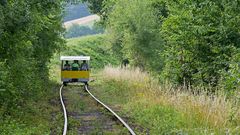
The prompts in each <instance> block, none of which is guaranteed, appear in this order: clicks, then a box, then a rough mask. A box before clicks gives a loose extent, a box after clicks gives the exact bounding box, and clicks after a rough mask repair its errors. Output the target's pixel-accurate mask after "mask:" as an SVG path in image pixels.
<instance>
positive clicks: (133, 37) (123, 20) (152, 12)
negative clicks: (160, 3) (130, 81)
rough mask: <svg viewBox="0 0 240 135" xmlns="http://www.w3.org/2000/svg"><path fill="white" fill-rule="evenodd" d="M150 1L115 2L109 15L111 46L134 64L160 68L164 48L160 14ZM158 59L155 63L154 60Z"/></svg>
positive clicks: (151, 68)
mask: <svg viewBox="0 0 240 135" xmlns="http://www.w3.org/2000/svg"><path fill="white" fill-rule="evenodd" d="M153 5H154V4H153V1H147V0H143V1H138V0H133V1H128V0H121V1H117V2H116V4H115V5H114V8H113V11H112V12H111V13H110V14H109V19H108V22H107V24H108V27H107V28H108V31H109V32H110V37H111V40H110V41H112V44H113V49H114V50H115V51H117V52H121V53H122V55H123V56H122V57H123V58H126V57H127V58H130V60H131V62H132V63H133V65H135V66H139V67H141V68H143V69H150V70H152V71H158V72H159V71H160V69H161V68H162V65H163V63H162V61H163V60H161V59H162V57H161V55H160V54H159V53H160V52H161V51H162V49H163V48H164V47H163V40H162V38H161V36H160V27H161V22H160V21H159V20H161V19H160V18H159V17H160V16H161V17H162V18H163V16H162V15H161V13H160V12H158V11H159V10H157V9H156V8H154V6H153ZM156 59H157V60H158V62H156V61H155V60H156Z"/></svg>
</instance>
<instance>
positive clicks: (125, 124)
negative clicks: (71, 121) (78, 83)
mask: <svg viewBox="0 0 240 135" xmlns="http://www.w3.org/2000/svg"><path fill="white" fill-rule="evenodd" d="M62 88H63V85H62V86H61V88H60V100H61V104H62V108H63V113H64V129H63V135H66V133H67V111H66V107H65V105H64V102H63V98H62ZM84 88H85V90H86V91H87V93H88V94H89V95H90V96H91V97H92V98H93V99H94V100H95V101H96V102H98V103H99V104H100V105H101V106H103V107H104V108H105V109H106V110H108V111H109V112H110V113H111V114H113V115H114V117H116V118H117V120H119V121H120V122H121V124H122V125H123V126H124V127H126V128H127V129H128V131H129V133H130V134H131V135H136V134H135V133H134V131H133V130H132V129H131V127H130V126H129V125H128V124H127V123H126V122H125V121H124V120H123V119H122V118H121V117H120V116H118V115H117V114H116V113H115V112H114V111H113V110H112V109H111V108H109V107H108V106H107V105H105V104H104V103H103V102H101V101H100V100H99V99H97V98H96V97H95V96H94V95H93V94H92V93H91V92H90V91H89V89H88V87H87V85H85V86H84Z"/></svg>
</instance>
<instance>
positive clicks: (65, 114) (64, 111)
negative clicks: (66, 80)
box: [59, 85, 68, 135]
mask: <svg viewBox="0 0 240 135" xmlns="http://www.w3.org/2000/svg"><path fill="white" fill-rule="evenodd" d="M62 88H63V85H62V86H61V87H60V90H59V95H60V101H61V104H62V108H63V114H64V128H63V135H66V134H67V122H68V119H67V111H66V107H65V105H64V102H63V97H62Z"/></svg>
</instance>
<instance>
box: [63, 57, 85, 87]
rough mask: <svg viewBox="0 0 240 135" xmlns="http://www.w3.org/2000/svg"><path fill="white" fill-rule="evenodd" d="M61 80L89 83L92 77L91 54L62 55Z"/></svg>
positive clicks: (64, 81)
mask: <svg viewBox="0 0 240 135" xmlns="http://www.w3.org/2000/svg"><path fill="white" fill-rule="evenodd" d="M60 60H61V81H62V82H63V84H64V85H67V83H72V82H81V83H85V84H88V81H89V77H90V68H89V67H90V66H89V64H90V56H61V58H60Z"/></svg>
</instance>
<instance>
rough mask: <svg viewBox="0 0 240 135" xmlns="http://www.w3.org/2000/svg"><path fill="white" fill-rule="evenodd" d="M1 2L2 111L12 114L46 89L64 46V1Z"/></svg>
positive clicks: (12, 0) (23, 0) (21, 0)
mask: <svg viewBox="0 0 240 135" xmlns="http://www.w3.org/2000/svg"><path fill="white" fill-rule="evenodd" d="M0 2H1V3H0V22H1V23H0V65H1V71H0V89H1V91H0V109H1V108H2V107H7V108H8V109H6V110H8V111H10V110H11V108H15V107H21V106H23V105H24V104H25V103H26V102H27V101H28V100H33V99H34V100H37V97H39V96H41V95H42V93H44V91H45V90H46V89H47V87H46V86H47V85H48V68H47V64H48V62H49V59H50V58H51V56H52V55H53V53H54V52H55V51H56V50H58V49H59V48H60V46H61V45H62V44H63V43H64V40H63V39H62V34H61V33H63V29H62V7H63V0H56V1H38V0H31V1H28V0H17V1H14V0H8V1H0Z"/></svg>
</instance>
